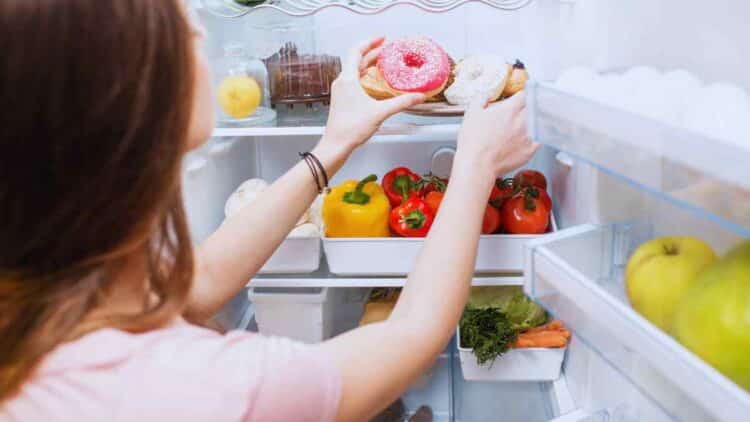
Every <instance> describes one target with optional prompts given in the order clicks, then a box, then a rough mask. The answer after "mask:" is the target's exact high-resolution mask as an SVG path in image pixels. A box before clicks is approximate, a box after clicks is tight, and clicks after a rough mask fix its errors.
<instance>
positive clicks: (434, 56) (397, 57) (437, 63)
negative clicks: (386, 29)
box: [378, 37, 451, 97]
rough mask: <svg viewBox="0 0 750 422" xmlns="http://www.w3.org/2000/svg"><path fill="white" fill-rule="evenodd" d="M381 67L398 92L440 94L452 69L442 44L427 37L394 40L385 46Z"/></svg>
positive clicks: (379, 62) (381, 56)
mask: <svg viewBox="0 0 750 422" xmlns="http://www.w3.org/2000/svg"><path fill="white" fill-rule="evenodd" d="M378 70H379V71H380V74H381V75H382V76H383V79H385V82H386V83H387V84H388V86H389V87H390V88H391V89H393V90H394V91H396V92H397V93H407V92H419V93H423V94H425V95H426V96H427V97H432V96H434V95H437V94H439V93H440V92H441V91H442V90H443V88H444V87H445V84H446V83H447V82H448V78H449V77H450V73H451V65H450V58H449V57H448V54H447V53H446V52H445V50H443V48H442V47H440V46H439V45H437V43H435V42H434V41H432V40H431V39H429V38H426V37H414V38H404V39H400V40H395V41H391V42H389V43H387V44H386V45H384V46H383V48H382V50H381V51H380V55H379V56H378Z"/></svg>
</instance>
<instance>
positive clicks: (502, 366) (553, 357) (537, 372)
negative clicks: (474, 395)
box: [456, 330, 567, 382]
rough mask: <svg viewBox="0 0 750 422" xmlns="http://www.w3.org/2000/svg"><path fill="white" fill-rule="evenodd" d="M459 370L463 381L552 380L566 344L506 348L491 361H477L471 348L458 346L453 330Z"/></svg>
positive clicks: (457, 337) (559, 366)
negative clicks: (545, 346) (479, 362)
mask: <svg viewBox="0 0 750 422" xmlns="http://www.w3.org/2000/svg"><path fill="white" fill-rule="evenodd" d="M456 344H457V347H458V356H459V359H460V361H461V372H462V373H463V375H464V379H465V380H466V381H534V382H543V381H555V380H556V379H558V378H560V373H561V372H562V363H563V359H564V358H565V351H566V350H567V346H566V347H561V348H557V349H553V348H549V349H548V348H524V349H510V350H508V351H507V352H506V353H504V354H503V355H502V356H500V357H498V358H496V359H495V361H494V362H492V363H486V364H485V365H479V364H478V363H477V357H476V356H474V351H473V350H472V349H465V348H463V347H461V332H460V330H456Z"/></svg>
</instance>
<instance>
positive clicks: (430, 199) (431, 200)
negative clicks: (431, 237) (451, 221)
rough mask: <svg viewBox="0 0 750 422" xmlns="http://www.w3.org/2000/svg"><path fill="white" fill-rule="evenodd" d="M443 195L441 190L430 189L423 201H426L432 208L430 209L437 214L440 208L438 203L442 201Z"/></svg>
mask: <svg viewBox="0 0 750 422" xmlns="http://www.w3.org/2000/svg"><path fill="white" fill-rule="evenodd" d="M444 196H445V194H444V193H442V192H437V191H432V192H430V193H428V194H427V196H425V197H424V201H425V202H427V205H429V206H430V208H432V211H434V212H435V214H437V212H438V209H440V203H441V202H443V197H444Z"/></svg>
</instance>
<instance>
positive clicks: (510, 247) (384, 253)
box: [323, 215, 557, 276]
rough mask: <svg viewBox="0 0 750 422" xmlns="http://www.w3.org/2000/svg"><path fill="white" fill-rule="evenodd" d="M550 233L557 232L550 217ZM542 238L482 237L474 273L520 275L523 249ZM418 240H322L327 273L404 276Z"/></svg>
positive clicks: (419, 247) (419, 246)
mask: <svg viewBox="0 0 750 422" xmlns="http://www.w3.org/2000/svg"><path fill="white" fill-rule="evenodd" d="M550 226H551V228H550V230H551V233H554V232H555V231H557V223H556V222H555V217H554V215H553V216H552V217H551V225H550ZM544 236H547V235H546V234H545V235H504V234H493V235H483V236H481V237H480V238H479V250H478V251H477V259H476V264H475V265H476V267H475V272H476V273H479V274H487V273H503V274H520V273H521V272H522V271H523V247H524V245H525V244H526V243H527V242H528V241H530V240H533V239H537V238H540V237H544ZM423 244H424V239H422V238H396V237H392V238H361V239H360V238H356V239H355V238H329V237H324V238H323V249H324V250H325V254H326V259H327V260H328V266H329V268H330V271H331V273H333V274H336V275H340V276H404V275H407V274H409V272H410V271H411V270H412V267H413V266H414V263H415V262H416V259H417V256H418V255H419V252H420V251H421V250H422V245H423Z"/></svg>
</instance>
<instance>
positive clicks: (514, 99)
mask: <svg viewBox="0 0 750 422" xmlns="http://www.w3.org/2000/svg"><path fill="white" fill-rule="evenodd" d="M502 103H503V104H506V105H507V106H508V107H510V108H512V109H514V110H520V109H522V108H524V107H526V91H523V90H521V91H518V92H516V93H515V94H513V95H512V96H511V97H510V98H508V99H506V100H504V101H503V102H502Z"/></svg>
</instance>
